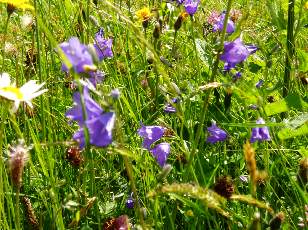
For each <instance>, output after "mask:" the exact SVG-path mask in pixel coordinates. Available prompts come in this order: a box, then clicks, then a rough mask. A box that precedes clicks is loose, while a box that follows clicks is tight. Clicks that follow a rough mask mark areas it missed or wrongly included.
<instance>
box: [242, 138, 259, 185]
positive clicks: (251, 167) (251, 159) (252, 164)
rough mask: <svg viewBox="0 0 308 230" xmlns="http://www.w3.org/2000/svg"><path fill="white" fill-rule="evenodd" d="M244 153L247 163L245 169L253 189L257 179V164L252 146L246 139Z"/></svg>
mask: <svg viewBox="0 0 308 230" xmlns="http://www.w3.org/2000/svg"><path fill="white" fill-rule="evenodd" d="M244 155H245V160H246V164H247V169H248V172H249V175H250V178H251V181H252V183H253V185H254V190H255V184H256V179H257V164H256V159H255V150H254V149H253V148H252V146H251V144H250V143H249V141H247V142H246V144H244Z"/></svg>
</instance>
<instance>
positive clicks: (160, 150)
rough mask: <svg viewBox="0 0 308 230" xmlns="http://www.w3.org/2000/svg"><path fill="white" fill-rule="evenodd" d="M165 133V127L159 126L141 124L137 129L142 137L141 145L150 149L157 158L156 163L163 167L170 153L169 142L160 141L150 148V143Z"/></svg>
mask: <svg viewBox="0 0 308 230" xmlns="http://www.w3.org/2000/svg"><path fill="white" fill-rule="evenodd" d="M164 133H165V128H164V127H161V126H145V125H142V126H141V128H140V129H139V130H138V134H139V136H141V137H142V138H143V143H142V146H143V147H144V148H145V149H147V150H148V151H150V152H151V153H152V155H153V156H154V157H155V159H156V160H157V163H158V164H159V165H160V166H161V167H163V166H164V165H165V164H166V161H167V158H168V155H169V153H170V144H169V143H166V142H162V143H159V144H157V145H156V146H155V147H153V148H151V145H152V144H153V143H154V142H156V141H158V140H159V139H161V138H162V137H163V135H164Z"/></svg>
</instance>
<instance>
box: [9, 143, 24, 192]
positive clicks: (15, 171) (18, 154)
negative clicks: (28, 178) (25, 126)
mask: <svg viewBox="0 0 308 230" xmlns="http://www.w3.org/2000/svg"><path fill="white" fill-rule="evenodd" d="M28 152H29V148H27V147H26V146H25V144H24V142H23V140H19V143H18V144H17V145H16V146H11V147H10V148H9V159H8V167H9V172H10V174H11V176H12V182H13V184H14V185H15V186H16V187H17V188H20V186H21V182H22V174H23V171H24V167H25V166H26V163H27V162H28V159H29V153H28Z"/></svg>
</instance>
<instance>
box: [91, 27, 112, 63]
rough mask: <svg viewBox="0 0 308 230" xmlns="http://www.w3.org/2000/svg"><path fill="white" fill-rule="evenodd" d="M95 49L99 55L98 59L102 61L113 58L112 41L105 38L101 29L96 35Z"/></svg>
mask: <svg viewBox="0 0 308 230" xmlns="http://www.w3.org/2000/svg"><path fill="white" fill-rule="evenodd" d="M94 48H95V51H96V54H97V57H98V59H99V60H100V61H102V60H103V59H104V58H107V57H113V53H112V49H111V48H112V39H105V38H104V31H103V29H100V30H99V31H98V32H97V33H96V34H95V44H94Z"/></svg>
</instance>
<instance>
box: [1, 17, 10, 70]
mask: <svg viewBox="0 0 308 230" xmlns="http://www.w3.org/2000/svg"><path fill="white" fill-rule="evenodd" d="M10 17H11V14H8V15H7V18H6V21H5V25H4V38H3V43H2V67H1V73H3V71H4V62H5V58H4V56H5V55H4V54H5V43H6V36H7V29H8V25H9V21H10Z"/></svg>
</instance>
